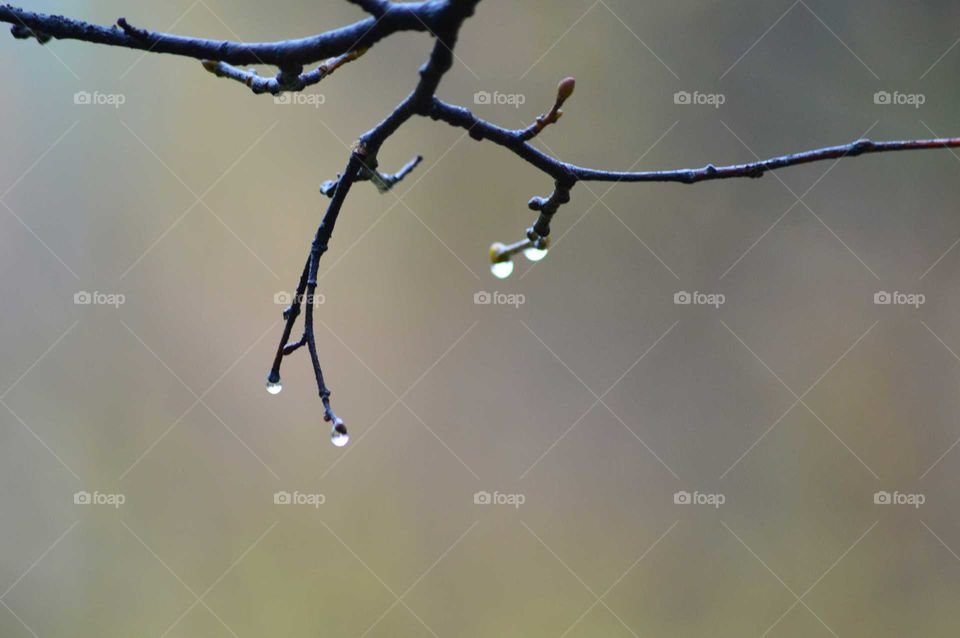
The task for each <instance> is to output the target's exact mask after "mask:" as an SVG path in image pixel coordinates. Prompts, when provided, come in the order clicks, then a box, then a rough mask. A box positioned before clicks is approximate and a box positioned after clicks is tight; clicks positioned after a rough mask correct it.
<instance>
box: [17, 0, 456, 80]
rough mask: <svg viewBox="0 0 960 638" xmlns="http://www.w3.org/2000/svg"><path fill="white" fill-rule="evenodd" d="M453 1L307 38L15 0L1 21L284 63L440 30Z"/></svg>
mask: <svg viewBox="0 0 960 638" xmlns="http://www.w3.org/2000/svg"><path fill="white" fill-rule="evenodd" d="M449 2H455V0H440V1H439V2H438V1H436V0H434V1H431V2H415V3H404V4H399V5H391V6H390V7H389V11H385V12H384V14H383V15H382V16H381V17H380V18H373V17H370V18H366V19H364V20H361V21H359V22H356V23H354V24H351V25H348V26H345V27H341V28H339V29H334V30H332V31H327V32H325V33H320V34H317V35H314V36H310V37H307V38H301V39H297V40H280V41H277V42H256V43H245V42H231V41H227V40H207V39H203V38H190V37H185V36H179V35H171V34H167V33H160V32H158V31H150V30H147V29H142V28H139V27H134V26H132V25H131V24H130V23H129V22H127V20H126V19H125V18H120V20H118V26H110V27H105V26H101V25H96V24H91V23H89V22H83V21H82V20H74V19H72V18H66V17H64V16H57V15H49V14H45V13H38V12H34V11H27V10H26V9H21V8H19V7H14V6H11V5H9V4H4V5H0V22H9V23H10V24H12V25H14V27H13V28H12V29H11V30H12V32H13V34H14V36H16V37H19V38H24V37H30V34H42V36H41V37H44V38H46V39H49V38H51V37H53V38H57V39H60V40H81V41H84V42H94V43H97V44H106V45H110V46H118V47H124V48H127V49H139V50H143V51H150V52H153V53H170V54H173V55H181V56H186V57H191V58H196V59H198V60H217V61H220V62H226V63H228V64H234V65H237V64H270V65H274V66H277V67H280V68H284V67H291V66H296V65H305V64H311V63H314V62H319V61H320V60H325V59H326V58H330V57H334V56H338V55H342V54H344V53H346V52H348V51H351V50H353V49H361V48H369V47H371V46H372V45H373V44H375V43H376V42H378V41H379V40H381V39H383V38H384V37H386V36H388V35H391V34H393V33H396V32H398V31H422V32H435V31H436V30H437V29H438V28H439V27H438V25H437V22H438V19H439V16H441V15H442V12H443V11H444V10H446V7H447V5H448V3H449ZM25 29H26V30H28V31H25ZM34 37H35V36H34ZM38 39H39V38H38Z"/></svg>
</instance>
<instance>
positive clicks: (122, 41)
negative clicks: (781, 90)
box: [0, 0, 960, 445]
mask: <svg viewBox="0 0 960 638" xmlns="http://www.w3.org/2000/svg"><path fill="white" fill-rule="evenodd" d="M348 1H349V2H351V3H352V4H354V5H357V6H358V7H359V8H361V9H362V10H364V11H366V12H367V13H369V14H370V17H368V18H366V19H364V20H361V21H359V22H356V23H354V24H350V25H347V26H344V27H341V28H339V29H334V30H331V31H327V32H325V33H320V34H318V35H314V36H311V37H307V38H302V39H297V40H282V41H277V42H262V43H253V44H249V43H242V42H230V41H219V40H207V39H200V38H190V37H184V36H177V35H171V34H165V33H159V32H155V31H150V30H148V29H144V28H140V27H136V26H133V25H131V24H130V23H129V22H127V20H126V19H124V18H121V19H120V20H118V23H117V25H116V26H111V27H104V26H99V25H94V24H90V23H87V22H82V21H78V20H73V19H70V18H66V17H63V16H54V15H47V14H42V13H36V12H32V11H26V10H24V9H19V8H16V7H13V6H10V5H6V4H4V5H0V22H8V23H10V24H12V25H13V26H12V28H11V33H12V34H13V36H14V37H16V38H20V39H28V38H32V39H36V40H37V41H38V42H40V43H41V44H43V43H47V42H49V41H50V40H51V39H54V38H56V39H72V40H81V41H85V42H93V43H99V44H106V45H110V46H119V47H125V48H129V49H139V50H144V51H150V52H156V53H169V54H174V55H180V56H186V57H191V58H197V59H199V60H202V61H203V66H204V68H206V69H207V70H208V71H210V72H211V73H213V74H215V75H217V76H219V77H225V78H229V79H232V80H235V81H238V82H242V83H243V84H245V85H246V86H248V87H249V88H250V89H251V90H252V91H253V92H254V93H271V94H274V95H276V94H279V93H282V92H284V91H301V90H303V89H304V88H306V87H308V86H311V85H313V84H316V83H317V82H320V81H321V80H322V79H323V78H325V77H326V76H328V75H330V74H331V73H333V72H334V71H336V70H337V69H338V68H339V67H341V66H343V65H344V64H346V63H348V62H350V61H352V60H355V59H357V58H358V57H360V56H361V55H363V54H364V52H365V51H366V50H367V49H368V48H369V47H371V46H373V45H374V44H375V43H376V42H378V41H379V40H381V39H383V38H384V37H387V36H389V35H391V34H393V33H397V32H400V31H420V32H429V33H430V35H431V36H433V37H434V38H435V43H434V45H433V49H432V51H431V53H430V57H429V59H428V60H427V62H426V64H424V65H423V66H422V67H421V68H420V78H419V81H418V82H417V84H416V86H415V87H414V89H413V90H412V91H411V93H410V94H409V95H407V97H406V98H404V99H403V100H402V101H401V102H400V103H399V104H398V105H397V106H396V107H395V108H394V109H393V111H391V112H390V113H389V114H388V115H387V116H386V117H385V118H384V119H383V120H382V121H381V122H380V123H379V124H377V125H376V126H374V127H373V128H372V129H370V130H369V131H367V132H366V133H364V134H363V135H362V136H360V138H359V140H358V141H357V143H356V144H355V145H354V147H353V149H352V151H351V153H350V157H349V159H348V161H347V165H346V167H345V168H344V170H343V172H342V173H341V174H340V175H338V177H337V179H336V180H333V181H329V182H325V183H324V184H323V186H321V188H320V190H321V192H322V193H324V194H325V195H327V196H329V197H330V202H329V204H328V206H327V210H326V213H325V214H324V216H323V219H322V221H321V222H320V224H319V226H318V228H317V230H316V233H315V235H314V238H313V242H312V243H311V246H310V252H309V255H308V256H307V259H306V262H305V264H304V266H303V271H302V273H301V275H300V280H299V283H298V285H297V288H296V295H295V297H294V298H293V299H292V302H291V304H290V306H289V307H288V308H287V309H286V310H284V313H283V317H284V320H285V325H284V329H283V334H282V336H281V339H280V343H279V345H278V346H277V352H276V356H275V358H274V361H273V365H272V367H271V369H270V373H269V375H268V377H267V389H268V390H270V391H271V392H272V393H276V392H279V391H280V368H281V365H282V363H283V360H284V358H285V357H286V356H288V355H291V354H293V353H294V352H296V351H297V350H299V349H300V348H303V347H304V346H306V347H307V349H308V351H309V353H310V360H311V364H312V366H313V369H314V374H315V377H316V383H317V390H318V393H319V395H320V398H321V400H322V402H323V406H324V419H325V421H327V422H329V423H331V437H332V439H333V441H334V443H335V444H336V445H343V444H344V443H346V440H347V431H346V426H345V425H344V424H343V421H342V420H341V419H340V418H339V417H337V415H336V414H335V413H334V412H333V409H332V408H331V404H330V389H329V388H328V387H327V384H326V381H325V379H324V375H323V370H322V368H321V366H320V359H319V354H318V351H317V344H316V337H315V334H314V322H313V313H314V297H315V294H316V288H317V272H318V268H319V262H320V259H321V258H322V257H323V255H324V253H326V251H327V249H328V245H329V242H330V240H331V237H332V235H333V231H334V228H335V226H336V223H337V219H338V217H339V215H340V212H341V211H342V209H343V206H344V202H345V201H346V198H347V195H348V193H349V191H350V188H351V187H352V185H353V184H354V183H355V182H360V181H371V182H373V183H374V185H376V187H377V188H378V190H379V191H380V192H386V191H389V190H390V189H391V188H393V187H394V186H395V185H396V184H397V183H399V182H400V181H401V180H402V179H403V178H404V177H406V176H407V175H409V174H410V173H411V171H413V170H414V168H416V166H417V165H418V164H419V163H420V161H421V159H422V158H421V157H420V156H419V155H418V156H417V157H415V158H414V159H413V160H411V161H410V162H408V163H407V164H406V165H405V166H403V167H402V168H401V169H400V170H399V171H397V172H396V173H394V174H385V173H381V172H379V171H378V170H377V167H378V159H377V155H378V153H379V151H380V148H381V147H382V146H383V144H384V143H385V142H386V141H387V140H388V139H389V138H390V137H391V136H392V135H393V134H394V133H396V132H397V130H399V129H400V127H402V126H403V125H404V124H405V123H406V122H407V121H408V120H410V119H411V118H412V117H414V116H423V117H430V118H432V119H434V120H438V121H442V122H445V123H447V124H450V125H451V126H454V127H458V128H462V129H465V130H466V131H468V133H469V135H470V137H472V138H473V139H475V140H489V141H491V142H493V143H494V144H497V145H499V146H501V147H503V148H506V149H507V150H509V151H511V152H512V153H514V154H515V155H517V156H518V157H520V158H521V159H523V160H524V161H526V162H528V163H529V164H531V165H532V166H534V167H536V168H537V169H539V170H540V171H542V172H543V173H544V174H546V175H548V176H550V177H551V178H552V179H553V181H554V190H553V192H552V194H551V195H550V196H549V197H534V198H532V199H531V200H530V201H529V204H528V206H529V208H530V209H531V210H533V211H536V212H537V213H538V217H537V219H536V220H535V222H534V223H533V225H531V226H530V227H529V228H528V229H527V231H526V238H525V239H523V240H521V241H519V242H515V243H513V244H509V245H505V244H499V243H498V244H494V245H493V247H491V252H490V255H491V260H492V261H493V272H494V274H495V275H497V276H500V277H505V276H508V275H509V274H510V272H511V271H512V269H513V264H512V261H511V260H512V257H513V256H514V255H515V254H517V253H519V252H524V253H525V254H527V256H528V257H529V258H530V259H534V260H537V259H541V258H543V256H544V255H545V254H546V251H547V248H548V246H549V236H550V232H551V228H550V226H551V222H552V219H553V217H554V215H555V214H556V213H557V211H558V210H559V208H560V207H561V206H562V205H563V204H565V203H567V202H569V201H570V193H571V190H572V189H573V188H574V187H575V186H576V184H577V182H580V181H597V182H600V181H602V182H679V183H684V184H693V183H696V182H701V181H709V180H717V179H731V178H739V177H750V178H757V177H761V176H763V175H764V174H765V173H766V172H767V171H772V170H778V169H782V168H787V167H790V166H798V165H801V164H808V163H811V162H818V161H823V160H830V159H838V158H842V157H855V156H858V155H865V154H871V153H884V152H894V151H906V150H919V149H937V148H955V147H960V137H951V138H940V139H925V140H903V141H884V142H874V141H870V140H866V139H861V140H856V141H853V142H850V143H849V144H842V145H839V146H830V147H826V148H820V149H815V150H810V151H804V152H802V153H793V154H789V155H782V156H779V157H773V158H769V159H764V160H758V161H756V162H750V163H746V164H731V165H728V166H719V167H718V166H714V165H713V164H708V165H706V166H704V167H702V168H684V169H676V170H665V171H641V172H624V171H609V170H602V169H595V168H589V167H584V166H579V165H576V164H570V163H567V162H563V161H561V160H559V159H557V158H555V157H552V156H551V155H548V154H547V153H544V152H543V151H540V150H539V149H537V148H534V147H533V146H531V145H530V143H529V142H530V140H532V139H533V138H535V137H536V136H537V135H539V134H540V133H541V132H542V131H543V130H544V129H546V128H547V127H548V126H550V125H552V124H555V123H556V122H557V121H559V119H560V117H561V116H562V115H563V111H562V107H563V105H564V103H565V102H566V101H567V100H568V99H569V98H570V96H571V95H572V94H573V91H574V88H575V81H574V79H573V78H566V79H564V80H562V81H561V82H560V84H559V85H558V87H557V95H556V99H555V101H554V104H553V107H552V108H551V109H550V110H549V111H547V112H546V113H543V114H541V115H540V116H538V117H537V118H536V121H535V122H534V123H533V124H531V125H530V126H528V127H526V128H522V129H507V128H503V127H500V126H497V125H496V124H493V123H491V122H488V121H486V120H483V119H481V118H478V117H477V116H475V115H474V114H473V113H472V112H471V111H470V110H468V109H466V108H463V107H460V106H456V105H453V104H449V103H446V102H444V101H442V100H440V99H439V98H438V97H437V89H438V87H439V85H440V82H441V80H442V78H443V77H444V75H445V74H446V73H447V71H449V70H450V68H451V67H452V65H453V60H454V55H453V49H454V48H455V46H456V43H457V37H458V34H459V31H460V28H461V26H462V24H463V22H464V21H465V20H466V19H467V18H469V17H470V16H471V15H472V14H473V11H474V9H475V7H476V6H477V4H478V3H479V2H480V0H427V1H424V2H408V3H393V2H390V1H389V0H348ZM324 60H325V61H324ZM321 61H323V62H322V63H320V64H319V66H318V67H317V68H315V69H314V70H312V71H307V72H304V70H303V69H304V66H305V65H310V64H314V63H319V62H321ZM253 64H266V65H271V66H275V67H277V68H278V69H279V72H278V73H277V75H276V76H275V77H272V78H271V77H264V76H261V75H259V74H258V73H256V72H255V71H252V70H246V69H243V68H241V65H253ZM304 306H305V307H304ZM301 311H303V312H304V315H305V316H304V324H303V333H302V336H301V337H300V339H299V340H297V341H295V342H291V341H290V338H291V334H292V332H293V328H294V325H295V323H296V321H297V318H298V317H299V316H300V314H301Z"/></svg>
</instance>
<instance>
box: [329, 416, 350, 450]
mask: <svg viewBox="0 0 960 638" xmlns="http://www.w3.org/2000/svg"><path fill="white" fill-rule="evenodd" d="M330 442H331V443H333V444H334V446H336V447H343V446H344V445H346V444H347V443H349V442H350V435H349V434H348V433H347V426H346V425H344V424H343V421H342V420H341V419H340V417H336V418H334V420H333V426H332V427H331V428H330Z"/></svg>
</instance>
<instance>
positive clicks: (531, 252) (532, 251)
mask: <svg viewBox="0 0 960 638" xmlns="http://www.w3.org/2000/svg"><path fill="white" fill-rule="evenodd" d="M547 250H548V249H546V248H544V249H543V250H541V249H539V248H532V247H531V248H527V249H526V250H524V251H523V256H524V257H526V258H527V259H529V260H530V261H540V260H541V259H543V258H544V257H546V256H547Z"/></svg>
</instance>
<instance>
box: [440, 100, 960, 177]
mask: <svg viewBox="0 0 960 638" xmlns="http://www.w3.org/2000/svg"><path fill="white" fill-rule="evenodd" d="M430 117H431V118H433V119H435V120H440V121H443V122H446V123H447V124H450V125H451V126H455V127H458V128H462V129H466V130H468V131H469V132H470V137H472V138H473V139H475V140H489V141H491V142H493V143H494V144H497V145H499V146H502V147H504V148H507V149H509V150H511V151H513V153H515V154H516V155H518V156H519V157H520V158H522V159H524V160H525V161H527V162H529V163H530V164H532V165H533V166H535V167H537V168H539V169H540V170H541V171H543V172H544V173H546V174H548V175H550V176H551V177H553V178H555V179H558V180H568V181H573V182H578V181H583V182H681V183H683V184H694V183H696V182H703V181H707V180H713V179H731V178H736V177H762V176H763V174H764V173H766V172H767V171H772V170H777V169H781V168H787V167H788V166H798V165H800V164H809V163H811V162H819V161H823V160H829V159H838V158H840V157H856V156H858V155H867V154H871V153H887V152H892V151H910V150H920V149H937V148H956V147H960V137H944V138H935V139H923V140H900V141H886V142H873V141H871V140H866V139H861V140H856V141H853V142H850V143H849V144H841V145H839V146H828V147H826V148H819V149H815V150H811V151H804V152H802V153H792V154H789V155H781V156H779V157H772V158H770V159H764V160H759V161H756V162H749V163H746V164H731V165H728V166H714V165H713V164H707V165H706V166H703V167H701V168H680V169H675V170H666V171H640V172H623V171H608V170H601V169H595V168H587V167H584V166H578V165H576V164H569V163H567V162H562V161H560V160H558V159H556V158H554V157H551V156H550V155H547V154H546V153H544V152H542V151H540V150H539V149H536V148H534V147H533V146H531V145H530V144H528V143H526V141H525V137H526V135H527V134H528V131H529V129H520V130H515V129H506V128H502V127H500V126H497V125H496V124H491V123H490V122H487V121H486V120H483V119H480V118H478V117H477V116H475V115H474V114H473V113H472V112H471V111H470V110H469V109H466V108H464V107H461V106H455V105H453V104H448V103H446V102H443V101H442V100H440V99H438V98H434V100H433V108H432V109H431V110H430Z"/></svg>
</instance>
